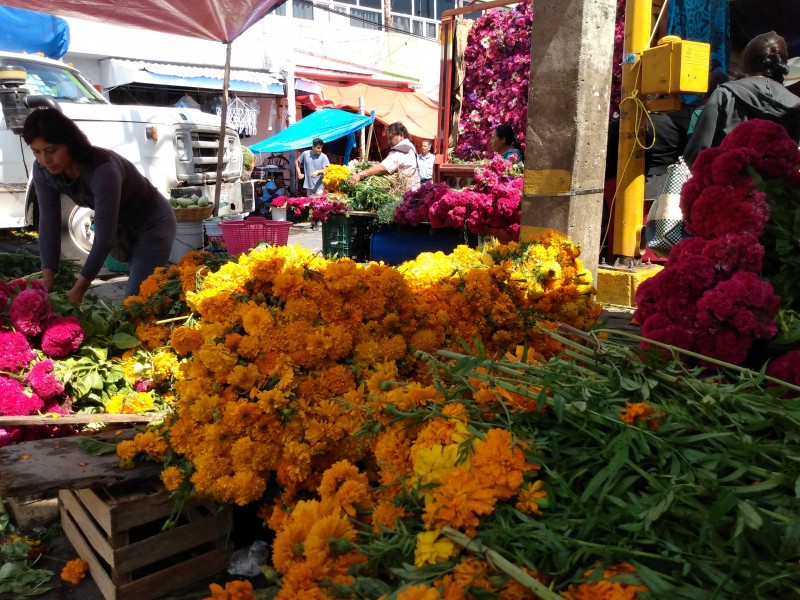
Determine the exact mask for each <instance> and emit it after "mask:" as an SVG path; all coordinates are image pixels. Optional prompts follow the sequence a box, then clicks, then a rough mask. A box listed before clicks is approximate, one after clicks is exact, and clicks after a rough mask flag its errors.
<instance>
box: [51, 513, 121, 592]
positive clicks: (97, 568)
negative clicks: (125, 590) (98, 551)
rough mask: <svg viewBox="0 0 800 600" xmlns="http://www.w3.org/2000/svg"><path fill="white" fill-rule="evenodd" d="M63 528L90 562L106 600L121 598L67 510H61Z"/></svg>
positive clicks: (94, 576)
mask: <svg viewBox="0 0 800 600" xmlns="http://www.w3.org/2000/svg"><path fill="white" fill-rule="evenodd" d="M61 528H62V529H63V530H64V535H66V536H67V539H69V541H70V543H71V544H72V547H73V548H75V551H76V552H77V553H78V556H80V557H81V558H82V559H83V560H85V561H86V562H87V563H89V572H90V573H91V575H92V579H93V580H94V582H95V584H96V585H97V587H98V589H99V590H100V593H101V594H102V595H103V598H105V600H119V597H118V596H117V586H115V585H114V582H113V581H111V577H109V575H108V573H107V572H106V570H105V568H104V567H103V565H102V564H100V561H99V560H98V559H97V556H96V555H95V553H94V552H93V551H92V548H91V547H90V546H89V543H88V542H87V541H86V538H84V537H83V534H81V530H80V529H79V528H78V526H77V525H76V524H75V522H74V521H73V520H72V518H71V517H70V516H69V513H68V512H67V511H65V510H62V511H61Z"/></svg>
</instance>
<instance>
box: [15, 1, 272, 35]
mask: <svg viewBox="0 0 800 600" xmlns="http://www.w3.org/2000/svg"><path fill="white" fill-rule="evenodd" d="M2 1H3V4H4V5H5V6H14V7H16V8H26V9H28V10H35V11H39V12H46V13H50V14H56V15H61V16H62V17H78V18H81V19H89V20H92V21H99V22H101V23H114V24H116V25H124V26H127V27H141V28H143V29H151V30H153V31H161V32H163V33H172V34H177V35H185V36H188V37H198V38H202V39H206V40H218V41H220V42H226V43H227V42H232V41H233V40H235V39H236V38H237V37H239V35H241V33H242V32H243V31H245V30H246V29H247V28H248V27H250V26H251V25H253V24H255V23H257V22H258V21H259V20H261V18H262V17H263V16H264V15H266V14H267V13H268V12H269V11H270V10H271V9H272V8H274V7H275V6H277V5H278V4H280V3H282V2H283V1H284V0H114V2H109V0H80V2H76V1H75V0H2Z"/></svg>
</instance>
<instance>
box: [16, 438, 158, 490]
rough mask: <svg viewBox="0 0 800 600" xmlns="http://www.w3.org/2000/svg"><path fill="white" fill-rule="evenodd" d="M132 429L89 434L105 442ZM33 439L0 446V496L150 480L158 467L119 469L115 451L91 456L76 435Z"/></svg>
mask: <svg viewBox="0 0 800 600" xmlns="http://www.w3.org/2000/svg"><path fill="white" fill-rule="evenodd" d="M134 434H135V431H133V430H132V429H126V430H123V431H122V433H121V434H120V435H115V434H114V432H104V433H103V434H98V435H94V436H92V437H94V438H97V439H101V440H103V441H107V442H119V441H121V440H123V439H129V438H132V437H133V435H134ZM79 437H82V436H73V437H66V438H57V439H48V440H36V441H32V442H22V443H20V444H16V445H14V446H7V447H5V448H0V497H5V496H12V497H14V496H31V495H36V494H52V495H55V494H56V493H57V492H58V491H59V490H62V489H80V488H88V487H92V486H95V485H114V484H118V483H122V482H137V481H145V480H148V479H153V478H155V477H156V475H157V473H158V472H159V470H160V465H159V464H157V463H154V462H146V463H145V462H142V463H137V466H136V468H134V469H120V468H118V466H117V465H118V463H119V458H118V457H117V455H116V454H113V453H112V454H106V455H103V456H91V455H89V454H87V453H85V452H84V451H83V450H81V448H80V446H78V438H79Z"/></svg>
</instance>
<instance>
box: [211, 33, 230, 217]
mask: <svg viewBox="0 0 800 600" xmlns="http://www.w3.org/2000/svg"><path fill="white" fill-rule="evenodd" d="M230 85H231V42H227V43H226V45H225V75H224V76H223V79H222V112H221V113H220V123H219V145H218V146H217V177H216V183H215V184H214V213H213V214H214V216H215V217H216V216H217V215H219V203H220V196H222V166H223V165H222V161H223V159H224V158H225V147H226V146H227V144H228V139H227V138H228V135H227V133H228V130H227V128H228V89H229V88H230Z"/></svg>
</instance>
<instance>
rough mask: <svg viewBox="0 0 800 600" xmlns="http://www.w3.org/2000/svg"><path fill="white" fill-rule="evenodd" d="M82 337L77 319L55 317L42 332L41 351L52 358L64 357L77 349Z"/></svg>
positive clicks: (81, 330)
mask: <svg viewBox="0 0 800 600" xmlns="http://www.w3.org/2000/svg"><path fill="white" fill-rule="evenodd" d="M83 338H84V333H83V329H82V328H81V323H80V321H78V319H76V318H75V317H56V318H55V319H53V320H52V321H50V323H49V324H48V325H47V328H46V329H45V330H44V333H42V352H44V353H45V354H46V355H47V356H50V357H52V358H64V357H65V356H69V355H70V354H72V353H73V352H75V351H76V350H77V349H78V347H79V346H80V345H81V342H82V341H83Z"/></svg>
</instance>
